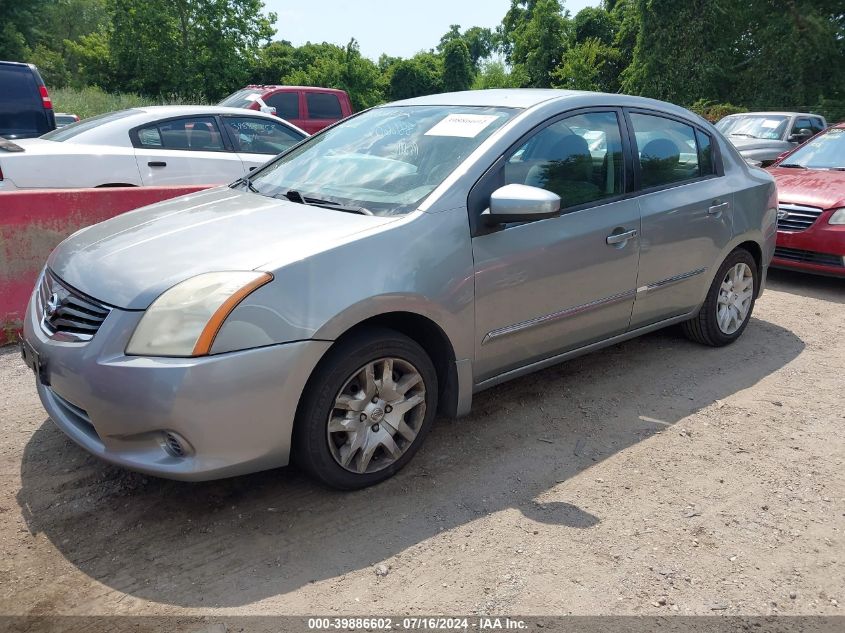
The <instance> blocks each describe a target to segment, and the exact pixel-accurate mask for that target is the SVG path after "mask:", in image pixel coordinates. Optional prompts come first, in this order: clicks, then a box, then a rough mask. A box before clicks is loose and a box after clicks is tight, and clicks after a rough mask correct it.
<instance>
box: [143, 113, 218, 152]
mask: <svg viewBox="0 0 845 633" xmlns="http://www.w3.org/2000/svg"><path fill="white" fill-rule="evenodd" d="M138 141H139V142H140V144H141V146H142V147H150V148H163V149H183V150H194V151H198V152H199V151H207V152H213V151H222V150H224V149H225V147H224V145H223V137H222V136H221V134H220V130H219V129H218V127H217V123H216V122H215V120H214V119H213V118H212V117H193V118H186V119H174V120H172V121H163V122H162V123H158V124H154V125H149V126H147V127H144V128H141V129H139V130H138Z"/></svg>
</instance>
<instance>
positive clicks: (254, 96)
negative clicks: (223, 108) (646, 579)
mask: <svg viewBox="0 0 845 633" xmlns="http://www.w3.org/2000/svg"><path fill="white" fill-rule="evenodd" d="M244 99H246V100H247V101H258V100H259V99H261V94H260V93H258V92H253V93H252V94H251V95H247V96H245V97H244Z"/></svg>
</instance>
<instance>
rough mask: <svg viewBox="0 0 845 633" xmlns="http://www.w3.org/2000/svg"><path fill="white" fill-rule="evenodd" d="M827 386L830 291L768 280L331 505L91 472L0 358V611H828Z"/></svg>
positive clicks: (276, 486) (545, 381)
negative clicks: (719, 314) (741, 306)
mask: <svg viewBox="0 0 845 633" xmlns="http://www.w3.org/2000/svg"><path fill="white" fill-rule="evenodd" d="M843 388H845V281H838V280H833V279H825V278H815V277H808V276H803V275H798V274H792V273H786V272H778V271H775V272H773V273H772V276H771V279H770V285H769V288H768V290H767V291H766V293H765V295H764V296H763V297H762V299H761V300H760V302H759V303H758V305H757V309H756V311H755V317H754V320H753V321H752V322H751V324H750V325H749V327H748V329H747V331H746V333H745V334H744V336H743V337H742V338H741V340H740V341H739V342H738V343H736V344H735V345H733V346H731V347H730V348H726V349H707V348H703V347H699V346H697V345H695V344H692V343H689V342H687V341H686V340H684V339H683V338H681V337H680V335H679V334H678V333H677V332H674V331H665V332H659V333H656V334H652V335H649V336H646V337H644V338H641V339H638V340H634V341H630V342H627V343H624V344H622V345H618V346H616V347H612V348H610V349H607V350H605V351H601V352H598V353H595V354H592V355H590V356H586V357H583V358H580V359H577V360H574V361H571V362H568V363H566V364H563V365H560V366H558V367H554V368H551V369H548V370H546V371H543V372H540V373H538V374H535V375H532V376H528V377H525V378H522V379H519V380H517V381H515V382H512V383H509V384H506V385H503V386H500V387H498V388H495V389H492V390H490V391H487V392H485V393H483V394H480V395H479V396H478V397H477V399H476V401H475V403H474V407H473V412H472V415H470V416H469V417H468V418H464V419H461V420H446V419H443V420H438V422H437V424H436V426H435V428H434V431H433V432H432V434H431V435H430V436H429V437H428V439H427V440H426V444H425V446H424V447H423V449H422V450H421V451H420V453H419V454H418V455H417V456H416V457H415V459H414V460H413V461H412V462H411V464H410V465H409V466H408V467H407V468H406V469H405V470H404V471H403V472H402V473H400V474H399V475H398V476H397V477H395V478H394V479H392V480H390V481H388V482H387V483H385V484H382V485H380V486H377V487H375V488H371V489H369V490H365V491H361V492H356V493H345V494H344V493H337V492H332V491H327V490H325V489H323V488H320V487H318V486H317V485H315V484H313V483H311V482H310V481H309V480H308V479H306V478H305V477H304V476H303V475H302V474H300V473H298V472H296V471H295V470H293V469H282V470H277V471H272V472H266V473H261V474H257V475H251V476H247V477H241V478H237V479H232V480H227V481H220V482H212V483H205V484H185V483H177V482H169V481H164V480H158V479H155V478H150V477H145V476H141V475H137V474H133V473H129V472H125V471H122V470H120V469H117V468H114V467H111V466H107V465H105V464H103V463H101V462H99V461H97V460H96V459H94V458H92V457H90V456H88V455H87V454H86V453H85V452H83V451H82V450H81V449H79V448H77V447H76V446H75V445H73V444H72V443H71V442H70V441H69V440H67V439H66V438H65V436H64V435H63V434H62V433H61V432H60V431H58V430H57V429H56V427H55V426H54V425H53V424H52V422H50V421H49V420H48V419H47V416H46V415H45V413H44V411H43V410H42V408H41V406H40V403H39V401H38V398H37V396H36V393H35V388H34V385H33V379H32V377H31V375H30V374H29V373H28V371H27V369H26V368H25V367H24V365H23V363H22V362H21V361H20V359H19V358H18V355H17V353H16V351H15V350H13V349H8V348H6V349H4V350H2V351H0V477H2V479H1V480H0V551H1V552H2V555H0V613H2V614H7V615H24V614H79V615H83V614H84V615H94V614H164V615H175V614H181V615H187V614H215V615H223V614H327V615H334V614H366V615H378V614H394V615H400V614H404V613H409V614H438V613H439V614H466V615H471V614H487V613H491V614H521V615H532V614H536V615H552V614H570V613H571V614H578V615H591V614H651V615H653V614H665V615H669V614H672V613H679V614H700V615H705V614H706V615H710V614H715V613H719V614H744V615H752V614H776V613H781V614H803V615H807V614H827V615H841V614H843V609H845V534H843V530H845V468H843V461H845V440H843V431H844V430H845V397H844V395H843V390H844V389H843ZM382 565H383V566H384V567H381V566H382ZM385 568H386V569H385ZM385 571H386V574H385V573H384V572H385Z"/></svg>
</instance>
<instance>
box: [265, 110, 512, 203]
mask: <svg viewBox="0 0 845 633" xmlns="http://www.w3.org/2000/svg"><path fill="white" fill-rule="evenodd" d="M516 112H518V111H517V110H513V109H511V108H492V107H490V108H486V107H460V106H405V107H402V106H393V107H384V108H376V109H373V110H370V111H368V112H365V113H363V114H361V115H359V116H357V117H353V118H351V119H348V120H347V121H345V122H343V123H341V124H339V125H337V126H335V127H333V128H331V129H329V130H327V131H326V132H324V133H322V134H320V135H318V136H315V137H313V138H311V139H310V140H307V141H305V142H304V143H302V144H301V145H299V146H298V147H297V148H295V149H293V150H292V151H291V152H289V153H288V154H285V155H283V156H281V157H280V158H279V159H278V160H276V161H274V162H273V163H271V164H269V165H268V166H267V167H265V168H264V169H262V170H261V171H260V172H259V173H258V174H257V175H255V176H254V177H252V178H251V180H252V183H251V185H252V187H254V191H256V192H257V193H260V194H262V195H265V196H285V195H286V194H288V193H290V192H295V193H294V194H292V195H287V197H288V198H292V199H295V200H296V201H300V200H301V199H300V196H302V198H304V199H305V201H306V202H309V201H310V200H309V198H310V199H313V200H318V201H321V202H324V203H325V202H328V203H330V204H336V205H343V206H344V207H356V208H363V209H365V210H367V211H369V212H371V213H374V214H376V215H393V214H401V213H408V212H409V211H412V210H414V209H416V208H417V207H418V206H419V205H420V203H421V202H422V201H423V200H424V199H425V198H426V197H427V196H428V195H429V194H430V193H431V192H432V191H434V189H435V188H436V187H437V186H438V185H439V184H440V183H441V182H443V181H444V180H445V179H446V178H447V177H448V176H449V175H450V174H451V173H452V172H453V171H454V170H455V168H457V166H458V165H460V164H461V162H462V161H463V160H464V159H465V158H467V156H469V155H470V153H472V152H473V151H474V150H475V149H476V148H477V147H478V146H479V145H481V143H482V142H483V141H484V140H485V139H487V138H488V137H489V136H490V135H491V134H493V132H494V131H495V130H497V129H498V128H499V127H501V126H502V125H503V124H504V123H505V122H506V121H507V120H508V119H510V118H511V117H512V116H513V115H514V114H515V113H516Z"/></svg>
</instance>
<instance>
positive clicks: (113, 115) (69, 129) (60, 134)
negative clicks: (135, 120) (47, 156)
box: [41, 110, 138, 141]
mask: <svg viewBox="0 0 845 633" xmlns="http://www.w3.org/2000/svg"><path fill="white" fill-rule="evenodd" d="M137 112H138V111H137V110H120V111H119V112H109V113H107V114H101V115H99V116H92V117H91V118H90V119H83V120H82V121H79V122H78V123H71V124H70V125H66V126H65V127H60V128H59V129H57V130H53V131H52V132H49V133H47V134H45V135H44V136H42V137H41V138H44V139H47V140H48V141H67V140H69V139H72V138H73V137H74V136H78V135H79V134H82V133H83V132H87V131H88V130H91V129H93V128H95V127H97V126H98V125H102V124H103V123H110V122H111V121H117V120H118V119H123V118H125V117H128V116H132V115H133V114H136V113H137Z"/></svg>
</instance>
